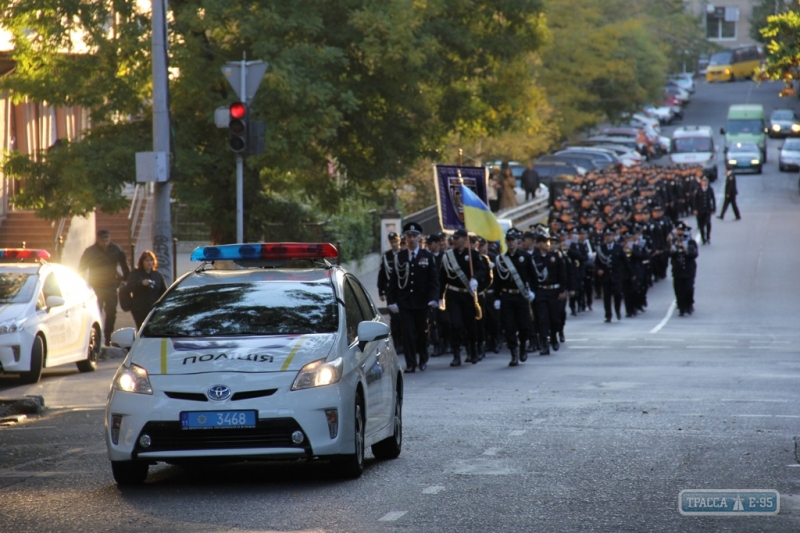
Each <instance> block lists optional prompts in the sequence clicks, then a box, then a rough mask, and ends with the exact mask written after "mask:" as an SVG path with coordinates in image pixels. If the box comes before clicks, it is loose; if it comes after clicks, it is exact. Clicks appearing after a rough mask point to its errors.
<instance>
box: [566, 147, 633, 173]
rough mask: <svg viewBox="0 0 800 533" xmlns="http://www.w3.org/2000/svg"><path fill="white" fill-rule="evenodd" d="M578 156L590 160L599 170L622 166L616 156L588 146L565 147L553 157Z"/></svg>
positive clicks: (602, 149) (607, 151)
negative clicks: (562, 155)
mask: <svg viewBox="0 0 800 533" xmlns="http://www.w3.org/2000/svg"><path fill="white" fill-rule="evenodd" d="M561 154H580V155H581V156H582V157H589V158H591V159H592V160H593V161H594V163H595V165H597V166H599V167H600V168H608V167H619V166H621V165H622V163H621V162H620V160H619V158H618V157H617V154H615V153H614V152H612V151H611V150H607V149H605V148H592V147H588V146H567V147H566V148H564V149H563V150H559V151H558V152H556V153H555V155H561Z"/></svg>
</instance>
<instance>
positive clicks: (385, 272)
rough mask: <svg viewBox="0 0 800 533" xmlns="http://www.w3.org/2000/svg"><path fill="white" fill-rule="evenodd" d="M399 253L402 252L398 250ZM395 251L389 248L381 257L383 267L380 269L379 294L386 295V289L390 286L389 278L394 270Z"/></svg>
mask: <svg viewBox="0 0 800 533" xmlns="http://www.w3.org/2000/svg"><path fill="white" fill-rule="evenodd" d="M397 253H400V251H399V250H398V252H397ZM394 255H395V254H394V251H393V250H387V251H386V252H384V253H383V256H382V257H381V267H380V269H379V270H378V294H380V295H381V296H386V289H387V287H388V286H389V278H390V277H391V275H392V270H394Z"/></svg>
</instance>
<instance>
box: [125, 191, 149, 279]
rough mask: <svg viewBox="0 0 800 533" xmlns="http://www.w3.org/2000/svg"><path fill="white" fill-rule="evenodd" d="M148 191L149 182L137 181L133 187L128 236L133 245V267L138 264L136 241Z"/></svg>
mask: <svg viewBox="0 0 800 533" xmlns="http://www.w3.org/2000/svg"><path fill="white" fill-rule="evenodd" d="M147 192H148V184H142V183H137V184H136V186H135V187H134V188H133V198H131V207H130V209H129V210H128V237H129V239H130V240H129V242H130V245H131V268H134V266H135V265H136V243H137V241H138V240H139V233H138V232H137V228H140V225H139V223H140V222H141V221H142V219H143V217H144V212H143V211H142V205H143V204H144V201H145V199H146V196H147Z"/></svg>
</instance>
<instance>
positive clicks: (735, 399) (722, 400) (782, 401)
mask: <svg viewBox="0 0 800 533" xmlns="http://www.w3.org/2000/svg"><path fill="white" fill-rule="evenodd" d="M720 401H721V402H740V403H748V402H764V403H789V400H760V399H755V400H751V399H737V398H723V399H721V400H720Z"/></svg>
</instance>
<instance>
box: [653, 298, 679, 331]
mask: <svg viewBox="0 0 800 533" xmlns="http://www.w3.org/2000/svg"><path fill="white" fill-rule="evenodd" d="M677 308H678V302H677V300H672V303H671V304H670V305H669V309H667V316H665V317H664V318H663V319H662V320H661V322H659V323H658V325H657V326H656V327H654V328H653V329H651V330H650V333H658V332H659V331H661V328H663V327H664V326H666V325H667V322H669V319H670V318H672V315H673V313H675V309H677Z"/></svg>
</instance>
